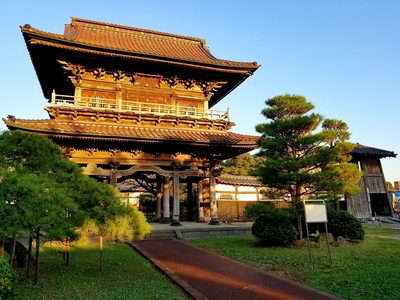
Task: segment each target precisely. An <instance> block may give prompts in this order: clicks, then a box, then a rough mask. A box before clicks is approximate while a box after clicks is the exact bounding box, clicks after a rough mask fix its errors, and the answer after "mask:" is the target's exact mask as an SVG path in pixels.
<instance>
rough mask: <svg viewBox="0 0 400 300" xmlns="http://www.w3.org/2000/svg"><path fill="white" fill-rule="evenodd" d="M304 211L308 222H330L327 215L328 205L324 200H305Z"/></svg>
mask: <svg viewBox="0 0 400 300" xmlns="http://www.w3.org/2000/svg"><path fill="white" fill-rule="evenodd" d="M304 213H305V216H306V222H307V223H323V222H328V217H327V215H326V205H325V202H324V201H323V200H307V201H304Z"/></svg>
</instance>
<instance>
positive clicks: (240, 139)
mask: <svg viewBox="0 0 400 300" xmlns="http://www.w3.org/2000/svg"><path fill="white" fill-rule="evenodd" d="M3 121H4V122H5V123H6V125H7V126H8V127H9V128H10V129H22V130H26V131H32V132H37V133H42V134H50V135H52V136H54V135H56V136H59V137H71V136H79V137H80V138H83V139H85V138H91V139H107V140H124V141H126V140H132V141H136V142H137V141H141V142H152V141H160V140H162V141H167V142H183V143H193V144H214V145H215V144H224V145H243V146H244V147H250V148H253V149H255V148H257V145H256V141H257V140H258V138H259V137H258V136H253V135H244V134H238V133H233V132H229V131H223V132H221V131H218V132H217V131H197V130H194V129H192V130H191V129H189V128H188V129H182V128H177V129H171V128H157V127H146V126H140V125H130V126H127V125H117V124H105V123H96V122H77V121H59V120H56V119H48V120H23V119H12V120H10V119H9V120H6V119H4V118H3Z"/></svg>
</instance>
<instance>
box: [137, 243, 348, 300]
mask: <svg viewBox="0 0 400 300" xmlns="http://www.w3.org/2000/svg"><path fill="white" fill-rule="evenodd" d="M132 245H133V247H135V248H136V249H137V250H138V251H140V252H141V253H142V254H143V255H144V256H146V257H147V258H148V259H149V260H151V261H152V262H153V263H154V264H155V265H156V266H157V267H159V268H160V269H161V270H162V271H164V272H165V273H166V274H167V275H168V276H169V277H171V278H172V279H173V280H174V281H175V282H176V283H177V284H178V285H180V286H181V287H182V288H183V289H185V290H186V291H187V292H188V293H189V294H191V295H192V296H193V297H194V298H195V299H201V300H205V299H209V300H225V299H226V300H228V299H229V300H247V299H250V300H258V299H277V300H284V299H285V300H309V299H312V300H333V299H341V298H338V297H336V296H332V295H330V294H327V293H324V292H321V291H317V290H315V289H312V288H309V287H307V286H304V285H302V284H299V283H296V282H293V281H290V280H287V279H284V278H281V277H279V276H276V275H274V274H270V273H268V272H264V271H261V270H259V269H256V268H253V267H249V266H246V265H244V264H242V263H240V262H237V261H235V260H232V259H229V258H225V257H223V256H220V255H218V254H214V253H211V252H209V251H206V250H202V249H199V248H197V247H193V246H191V245H189V244H187V243H185V242H184V241H179V240H174V239H161V240H143V241H137V242H134V243H133V244H132Z"/></svg>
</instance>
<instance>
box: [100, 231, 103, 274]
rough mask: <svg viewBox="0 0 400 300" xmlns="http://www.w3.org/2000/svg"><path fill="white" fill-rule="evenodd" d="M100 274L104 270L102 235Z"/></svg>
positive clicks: (101, 237)
mask: <svg viewBox="0 0 400 300" xmlns="http://www.w3.org/2000/svg"><path fill="white" fill-rule="evenodd" d="M99 244H100V272H101V271H102V270H103V236H102V235H100V243H99Z"/></svg>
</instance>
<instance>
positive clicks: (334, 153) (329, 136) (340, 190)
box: [256, 94, 362, 239]
mask: <svg viewBox="0 0 400 300" xmlns="http://www.w3.org/2000/svg"><path fill="white" fill-rule="evenodd" d="M265 103H266V105H267V107H266V108H264V109H263V111H262V114H263V115H264V116H265V117H266V118H267V119H268V120H269V122H268V123H263V124H258V125H257V126H256V131H257V132H259V133H260V134H261V138H260V139H259V141H258V144H259V146H260V153H259V155H260V156H262V157H264V158H265V162H264V164H262V165H261V167H260V168H259V169H258V174H259V175H260V176H261V177H262V180H263V182H264V183H265V184H267V185H268V186H269V187H271V188H275V189H277V190H280V191H283V192H286V193H287V195H288V196H289V197H290V198H291V203H292V205H293V206H294V207H295V211H296V215H297V230H298V237H299V239H301V238H302V237H303V232H302V226H301V218H302V215H303V203H302V200H304V199H307V198H309V197H311V196H316V195H318V196H320V197H328V198H331V199H332V200H336V201H337V199H338V197H339V196H341V195H346V196H349V195H353V194H355V193H357V191H358V190H359V189H358V187H357V182H358V180H359V179H360V177H361V175H362V174H361V172H360V171H359V170H358V167H357V165H355V164H351V163H349V161H350V159H351V157H350V155H349V153H350V152H351V151H352V149H353V147H354V145H353V144H351V143H349V142H348V139H349V137H350V134H349V132H348V128H347V125H346V123H344V122H342V121H338V120H333V119H325V120H324V118H323V116H322V115H320V114H316V113H310V112H311V110H313V109H314V105H313V104H312V103H310V102H308V101H307V100H306V98H304V97H303V96H299V95H289V94H285V95H279V96H276V97H273V98H271V99H268V100H267V101H266V102H265ZM319 128H321V130H320V131H317V129H319Z"/></svg>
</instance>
